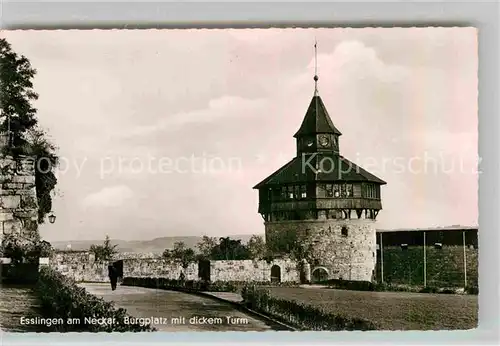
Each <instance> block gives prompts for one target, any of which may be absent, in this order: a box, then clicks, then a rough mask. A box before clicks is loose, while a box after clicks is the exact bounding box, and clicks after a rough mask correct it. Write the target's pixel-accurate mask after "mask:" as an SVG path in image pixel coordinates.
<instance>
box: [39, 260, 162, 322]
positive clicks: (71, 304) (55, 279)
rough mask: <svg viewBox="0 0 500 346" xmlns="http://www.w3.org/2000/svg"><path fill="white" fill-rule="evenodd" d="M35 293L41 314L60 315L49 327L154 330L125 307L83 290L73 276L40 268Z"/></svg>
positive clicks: (52, 316)
mask: <svg viewBox="0 0 500 346" xmlns="http://www.w3.org/2000/svg"><path fill="white" fill-rule="evenodd" d="M35 293H36V295H37V297H38V298H39V300H40V303H41V314H42V315H43V317H44V318H51V319H52V318H57V319H61V321H62V323H54V324H53V325H52V327H53V328H54V329H55V331H59V332H75V331H78V332H82V331H88V332H142V331H154V330H155V329H154V328H153V327H152V326H150V325H144V324H142V323H141V322H142V320H140V319H133V318H131V317H130V316H129V315H127V312H126V310H125V309H121V308H120V309H116V308H115V307H114V305H113V303H110V302H106V301H104V300H103V299H102V298H98V297H96V296H94V295H91V294H89V293H87V291H86V290H85V289H84V288H82V287H78V286H77V285H76V283H75V281H74V280H72V279H71V278H68V277H65V276H64V275H62V274H61V273H59V272H57V271H55V270H53V269H50V268H49V267H44V268H41V270H40V276H39V280H38V283H37V284H36V286H35Z"/></svg>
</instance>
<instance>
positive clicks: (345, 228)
mask: <svg viewBox="0 0 500 346" xmlns="http://www.w3.org/2000/svg"><path fill="white" fill-rule="evenodd" d="M340 233H341V234H342V236H343V237H347V235H348V233H349V232H348V230H347V227H346V226H342V229H341V230H340Z"/></svg>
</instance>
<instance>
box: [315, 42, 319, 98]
mask: <svg viewBox="0 0 500 346" xmlns="http://www.w3.org/2000/svg"><path fill="white" fill-rule="evenodd" d="M318 79H319V77H318V42H317V41H316V38H315V39H314V96H318Z"/></svg>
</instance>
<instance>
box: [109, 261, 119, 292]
mask: <svg viewBox="0 0 500 346" xmlns="http://www.w3.org/2000/svg"><path fill="white" fill-rule="evenodd" d="M108 275H109V281H110V282H111V290H113V291H114V290H116V283H117V281H118V273H117V272H116V268H115V266H114V265H113V264H112V263H110V264H109V265H108Z"/></svg>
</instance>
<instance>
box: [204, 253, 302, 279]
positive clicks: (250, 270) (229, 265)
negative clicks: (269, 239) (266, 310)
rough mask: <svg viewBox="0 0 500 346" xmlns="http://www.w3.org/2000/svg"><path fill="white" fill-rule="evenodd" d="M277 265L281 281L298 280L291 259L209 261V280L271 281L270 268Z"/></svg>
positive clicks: (296, 270) (295, 268) (297, 273)
mask: <svg viewBox="0 0 500 346" xmlns="http://www.w3.org/2000/svg"><path fill="white" fill-rule="evenodd" d="M273 266H278V267H279V273H280V281H281V282H298V281H299V269H298V267H297V263H296V262H294V261H291V260H284V259H283V260H274V261H272V262H270V263H268V262H266V261H263V260H261V261H252V260H245V261H210V280H211V281H271V268H272V267H273Z"/></svg>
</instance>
